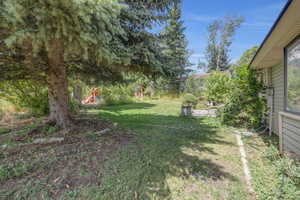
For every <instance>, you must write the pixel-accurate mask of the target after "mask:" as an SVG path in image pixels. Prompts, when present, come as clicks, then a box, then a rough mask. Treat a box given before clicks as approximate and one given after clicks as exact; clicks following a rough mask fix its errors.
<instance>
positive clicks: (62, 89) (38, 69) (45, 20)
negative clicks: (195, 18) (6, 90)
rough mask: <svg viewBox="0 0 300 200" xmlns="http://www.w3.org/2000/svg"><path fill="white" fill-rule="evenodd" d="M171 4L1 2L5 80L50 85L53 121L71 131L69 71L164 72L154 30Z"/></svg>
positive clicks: (150, 0) (151, 0) (165, 0)
mask: <svg viewBox="0 0 300 200" xmlns="http://www.w3.org/2000/svg"><path fill="white" fill-rule="evenodd" d="M171 2H173V1H172V0H162V1H156V0H145V1H138V0H135V1H134V0H126V1H118V0H81V1H79V0H64V1H61V0H0V5H1V6H0V19H1V20H0V39H1V41H5V42H1V43H0V51H1V52H0V68H1V78H2V76H3V77H5V79H10V80H11V79H40V80H41V81H44V82H45V83H46V84H47V86H48V91H49V93H48V98H49V106H50V116H49V120H50V121H51V122H55V123H56V124H57V125H59V126H60V127H62V128H65V129H68V128H69V127H71V125H72V120H71V116H70V112H69V106H68V103H69V95H68V81H67V75H68V71H69V70H71V71H74V72H76V73H79V74H80V75H84V74H87V75H91V74H93V75H96V74H97V75H99V74H100V75H102V74H103V73H107V76H113V75H114V74H119V73H121V72H122V71H130V70H132V71H142V72H145V73H159V72H160V71H161V70H162V66H163V64H162V63H161V58H160V55H161V53H160V49H159V48H158V47H156V46H155V44H157V42H156V41H157V37H155V35H154V34H152V33H150V31H149V29H150V28H151V26H152V24H153V22H158V21H160V20H163V16H164V15H165V13H166V12H165V11H166V9H167V8H168V7H169V5H170V3H171ZM2 72H4V73H5V74H4V73H2Z"/></svg>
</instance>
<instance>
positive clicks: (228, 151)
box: [89, 100, 247, 200]
mask: <svg viewBox="0 0 300 200" xmlns="http://www.w3.org/2000/svg"><path fill="white" fill-rule="evenodd" d="M93 112H98V111H97V110H94V111H93ZM179 113H180V102H179V101H176V100H159V101H148V102H142V103H136V104H131V105H122V106H112V107H104V108H102V109H100V113H99V115H100V117H103V118H106V119H110V120H113V121H115V122H118V123H119V126H120V127H122V128H124V129H130V130H132V131H133V132H134V133H135V136H136V137H135V142H134V143H133V144H131V145H129V146H126V147H124V148H122V149H121V150H120V151H118V152H116V153H115V154H114V155H112V159H110V160H109V161H107V162H106V164H105V166H106V167H105V170H106V171H105V173H104V177H103V180H102V186H101V192H100V191H99V193H97V192H95V193H89V194H91V195H92V196H93V195H95V197H96V196H97V197H99V198H100V199H178V200H179V199H180V200H184V199H186V200H188V199H189V200H192V199H239V200H240V199H247V193H246V191H245V188H246V187H245V185H244V183H243V180H242V177H243V176H242V169H241V163H240V157H239V151H238V147H237V146H236V142H235V138H234V135H233V134H232V133H230V132H228V131H227V130H226V129H225V128H222V126H221V125H220V124H219V123H218V122H217V120H215V119H209V118H207V119H195V118H183V117H180V116H179Z"/></svg>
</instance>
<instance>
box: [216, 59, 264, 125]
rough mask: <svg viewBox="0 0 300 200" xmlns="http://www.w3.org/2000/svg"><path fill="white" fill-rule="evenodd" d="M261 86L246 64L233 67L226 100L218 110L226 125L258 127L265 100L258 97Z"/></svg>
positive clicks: (254, 73) (253, 72)
mask: <svg viewBox="0 0 300 200" xmlns="http://www.w3.org/2000/svg"><path fill="white" fill-rule="evenodd" d="M262 89H263V86H262V85H261V84H260V83H259V82H258V81H257V79H256V72H255V71H254V70H252V69H250V68H249V67H248V66H247V65H244V66H241V67H238V68H236V69H235V75H234V77H233V78H232V88H231V89H230V90H229V91H227V93H228V94H227V95H226V96H227V98H228V100H227V101H226V103H225V106H224V107H223V108H221V109H220V110H219V116H220V118H221V120H222V121H223V122H224V123H225V124H228V125H233V126H246V127H258V126H259V125H260V122H261V113H262V112H263V111H264V109H265V102H264V100H263V99H262V98H260V97H259V93H260V92H261V91H262Z"/></svg>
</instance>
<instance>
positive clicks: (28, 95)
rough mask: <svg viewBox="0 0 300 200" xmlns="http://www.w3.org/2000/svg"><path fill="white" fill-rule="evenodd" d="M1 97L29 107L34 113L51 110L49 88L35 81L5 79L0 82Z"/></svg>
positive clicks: (44, 112)
mask: <svg viewBox="0 0 300 200" xmlns="http://www.w3.org/2000/svg"><path fill="white" fill-rule="evenodd" d="M0 98H3V99H4V100H7V101H8V102H11V103H13V104H14V105H16V106H18V107H22V108H26V109H28V110H29V111H30V112H31V113H32V114H36V115H44V114H47V113H48V112H49V104H48V90H47V88H46V87H45V86H44V85H42V84H40V83H37V82H33V81H5V82H1V83H0Z"/></svg>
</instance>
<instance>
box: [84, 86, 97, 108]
mask: <svg viewBox="0 0 300 200" xmlns="http://www.w3.org/2000/svg"><path fill="white" fill-rule="evenodd" d="M99 96H100V90H99V88H94V89H92V91H91V95H90V96H89V97H88V98H86V99H85V100H84V101H82V103H83V104H89V103H97V102H96V101H97V100H99Z"/></svg>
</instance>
